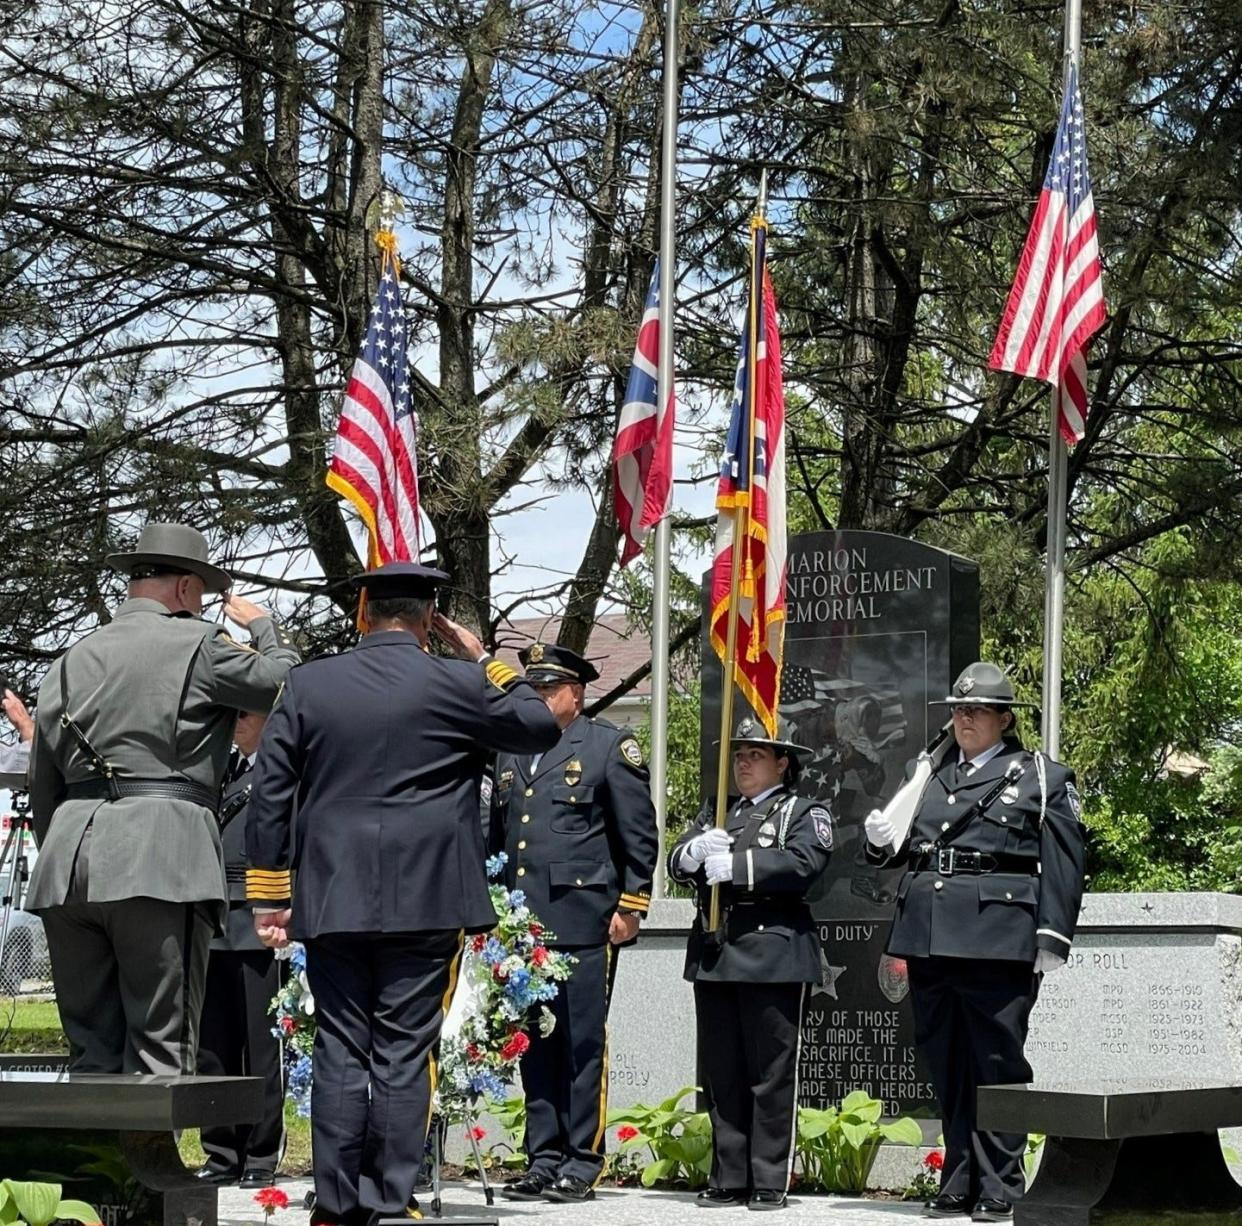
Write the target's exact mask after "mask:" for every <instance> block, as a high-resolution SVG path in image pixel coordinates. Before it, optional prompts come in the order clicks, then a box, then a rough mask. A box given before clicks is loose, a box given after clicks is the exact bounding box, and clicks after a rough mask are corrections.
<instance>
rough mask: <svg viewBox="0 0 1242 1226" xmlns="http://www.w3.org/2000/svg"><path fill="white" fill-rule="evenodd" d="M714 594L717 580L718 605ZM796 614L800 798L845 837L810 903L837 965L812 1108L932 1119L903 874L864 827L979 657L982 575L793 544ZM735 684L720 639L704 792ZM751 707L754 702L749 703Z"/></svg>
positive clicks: (789, 680)
mask: <svg viewBox="0 0 1242 1226" xmlns="http://www.w3.org/2000/svg"><path fill="white" fill-rule="evenodd" d="M709 591H710V576H707V577H706V578H705V597H704V599H705V602H706V600H707V599H708V593H709ZM786 606H787V622H786V630H785V666H784V674H783V677H782V683H781V704H780V711H781V714H782V715H783V716H785V717H786V718H787V719H788V720H789V721H790V722H791V723H792V725H793V726H794V732H795V736H796V739H797V740H798V741H799V742H801V743H802V744H804V745H807V746H810V747H811V748H812V749H813V750H814V754H813V756H812V757H811V759H810V761H809V762H807V763H805V764H804V767H803V773H802V779H801V781H800V782H799V791H800V792H802V794H803V795H806V796H813V797H815V798H817V799H820V800H823V801H825V802H826V803H827V804H828V806H829V807H830V809H831V810H832V814H833V823H834V828H835V829H834V837H835V842H836V846H835V848H834V851H833V856H832V862H831V864H830V865H829V868H828V871H827V872H826V873H825V874H824V876H823V878H822V879H821V881H820V883H819V885H818V886H817V887H816V889H815V890H814V891H813V892H812V894H811V895H810V902H811V906H812V909H813V911H814V914H815V917H816V919H817V920H819V922H820V932H821V935H822V937H823V942H824V967H823V979H822V981H821V983H820V985H819V986H817V987H816V988H814V989H813V990H812V994H811V998H810V1001H809V1002H808V1008H807V1017H806V1027H805V1031H804V1034H803V1056H802V1059H803V1066H802V1083H801V1084H802V1097H803V1101H804V1102H805V1103H807V1104H808V1105H811V1106H826V1105H830V1104H835V1103H836V1102H838V1101H839V1100H840V1099H841V1098H843V1097H844V1096H845V1095H846V1094H848V1093H850V1092H851V1091H852V1090H856V1089H864V1090H866V1091H868V1093H870V1094H872V1095H873V1096H874V1097H876V1098H880V1099H882V1100H883V1101H884V1102H885V1104H886V1106H887V1108H888V1110H889V1111H890V1112H898V1111H901V1112H912V1111H922V1112H923V1113H927V1112H928V1111H930V1109H931V1105H932V1094H931V1087H930V1085H929V1084H928V1081H927V1078H926V1077H925V1076H924V1075H923V1074H922V1073H921V1072H920V1071H919V1070H918V1069H917V1068H916V1065H915V1062H914V1036H913V1022H912V1019H911V1015H910V1008H909V1004H908V1002H907V1000H906V996H907V992H908V986H907V984H906V979H905V965H904V963H902V962H900V961H899V960H897V959H892V958H888V957H886V956H884V953H883V948H884V941H885V937H886V936H887V933H888V926H889V921H890V919H891V917H892V910H893V904H894V901H895V891H896V885H897V881H898V880H899V879H900V876H901V870H900V869H896V870H881V869H878V868H876V867H875V866H873V865H870V864H868V863H867V862H866V860H865V858H864V856H863V845H864V842H865V839H864V835H863V820H864V819H865V817H866V815H867V813H868V812H869V811H870V810H871V809H873V808H877V807H880V806H882V805H883V804H884V803H885V802H886V801H887V800H888V798H889V797H890V796H891V795H892V794H893V792H894V791H896V789H897V787H898V786H899V785H900V784H901V782H902V781H903V779H904V778H905V772H906V764H907V762H908V761H909V760H910V759H911V758H913V757H914V756H915V754H917V753H918V751H919V750H920V749H922V748H923V746H924V745H926V744H927V742H928V741H929V740H930V739H931V736H932V734H933V732H934V730H935V728H936V726H937V716H936V714H935V712H933V711H930V710H929V708H928V705H927V704H928V702H929V700H931V699H934V698H942V697H943V696H944V695H945V694H947V693H948V691H949V687H950V686H951V684H952V682H953V679H954V678H955V677H956V676H957V674H958V673H959V672H961V670H962V669H963V668H965V667H966V665H967V664H969V663H971V661H973V660H976V659H978V655H979V574H978V568H977V567H976V565H975V564H974V563H973V562H971V561H969V560H968V559H966V558H961V557H958V556H956V555H954V554H951V553H947V552H945V551H944V550H941V549H935V548H932V547H931V546H928V545H923V544H920V543H919V542H917V541H910V540H906V539H904V538H902V537H896V536H889V535H886V534H884V533H878V532H848V531H843V532H818V533H808V534H805V535H801V536H794V537H791V538H790V541H789V564H788V572H787V584H786ZM705 620H706V619H705ZM720 687H721V669H720V665H719V661H718V658H717V656H716V654H715V652H714V651H713V650H712V648H711V646H710V644H709V643H708V642H707V641H706V640H705V641H704V648H703V691H702V692H703V704H702V727H701V762H702V770H703V794H704V795H705V796H711V795H713V792H714V788H715V774H716V760H717V757H716V755H717V748H716V742H717V740H718V738H719V736H720V701H721V689H720ZM736 702H737V704H738V710H739V713H740V712H741V711H742V710H745V709H746V707H745V702H744V700H743V699H742V698H741V695H740V694H739V695H738V696H737V699H736Z"/></svg>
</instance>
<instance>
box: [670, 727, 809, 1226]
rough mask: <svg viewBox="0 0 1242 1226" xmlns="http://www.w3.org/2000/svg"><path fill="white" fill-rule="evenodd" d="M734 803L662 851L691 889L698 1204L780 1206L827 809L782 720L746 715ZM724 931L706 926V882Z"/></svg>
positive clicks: (702, 818) (736, 758)
mask: <svg viewBox="0 0 1242 1226" xmlns="http://www.w3.org/2000/svg"><path fill="white" fill-rule="evenodd" d="M731 747H732V753H733V779H734V783H735V784H736V786H737V789H738V791H739V792H740V793H741V799H740V800H739V801H738V802H737V804H735V805H734V806H733V807H732V808H731V809H730V810H729V815H728V817H727V818H726V820H725V825H724V826H723V828H718V827H717V826H716V823H715V817H714V815H713V813H712V812H711V810H710V808H709V806H704V811H703V812H702V813H700V815H699V817H698V818H697V819H696V820H695V821H694V822H691V824H690V825H689V827H687V829H686V831H685V833H684V834H683V835H682V836H681V838H680V839H678V840H677V843H676V845H675V846H674V847H673V850H672V851H671V852H670V853H669V857H668V871H669V876H670V877H671V878H672V879H673V880H674V881H678V882H681V883H683V884H687V885H693V886H695V888H696V890H697V892H698V896H699V909H698V913H697V915H696V916H695V920H694V926H693V928H692V929H691V931H690V941H689V945H688V947H687V950H686V969H685V977H686V978H687V979H688V980H690V982H691V983H693V984H694V1014H695V1021H696V1025H697V1029H698V1053H699V1068H700V1071H701V1074H702V1078H703V1092H704V1095H705V1097H706V1099H707V1110H708V1114H709V1115H710V1116H711V1121H712V1169H711V1175H710V1177H709V1183H708V1187H707V1189H706V1190H705V1191H703V1192H701V1193H699V1197H698V1201H697V1204H698V1205H699V1207H700V1208H703V1209H721V1208H729V1207H730V1206H734V1205H746V1206H747V1207H748V1208H750V1209H781V1208H784V1206H785V1197H786V1194H787V1192H788V1189H789V1177H790V1173H791V1171H792V1168H793V1154H794V1125H795V1108H796V1106H797V1101H798V1050H799V1036H800V1035H801V1032H802V1009H803V1005H804V1003H805V999H806V986H807V984H816V983H820V982H821V981H822V977H823V971H822V968H823V956H822V952H821V949H820V940H819V930H818V928H817V927H816V924H815V921H814V919H813V918H812V916H811V909H810V907H809V906H808V905H807V902H806V895H807V891H809V890H810V889H811V887H812V886H813V885H814V884H815V882H816V880H817V879H818V878H819V876H820V874H821V873H823V871H824V870H825V869H826V868H827V867H828V858H829V855H830V853H831V852H832V844H833V831H832V816H831V814H830V813H829V811H828V808H827V806H826V805H825V804H824V802H823V801H817V800H810V799H807V798H806V797H802V796H799V795H798V794H797V792H796V791H795V787H796V784H797V782H798V768H799V763H800V762H801V761H805V760H806V759H808V758H809V757H810V756H811V751H810V750H809V749H806V748H804V747H803V746H801V745H797V744H794V742H793V740H792V738H791V736H790V733H789V725H788V724H787V723H785V722H784V721H782V722H781V724H780V726H779V727H778V735H777V736H776V737H769V736H768V734H767V730H766V729H765V728H764V727H763V725H762V724H760V723H759V722H758V720H756V719H754V718H752V717H751V716H746V717H745V718H744V719H743V720H742V721H741V722H740V723H739V724H738V726H737V733H736V735H735V736H734V737H733V740H732V743H731ZM714 885H715V886H719V887H720V904H721V917H722V924H721V928H720V929H719V930H717V931H715V932H713V931H711V930H710V928H709V924H710V902H711V887H712V886H714Z"/></svg>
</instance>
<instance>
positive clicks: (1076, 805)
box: [1065, 783, 1082, 821]
mask: <svg viewBox="0 0 1242 1226" xmlns="http://www.w3.org/2000/svg"><path fill="white" fill-rule="evenodd" d="M1065 794H1066V796H1068V797H1069V807H1070V812H1071V813H1072V814H1073V815H1074V817H1075V818H1076V819H1077V820H1078V821H1082V797H1081V796H1079V795H1078V789H1077V788H1076V787H1075V786H1074V785H1073V784H1072V783H1066V785H1065Z"/></svg>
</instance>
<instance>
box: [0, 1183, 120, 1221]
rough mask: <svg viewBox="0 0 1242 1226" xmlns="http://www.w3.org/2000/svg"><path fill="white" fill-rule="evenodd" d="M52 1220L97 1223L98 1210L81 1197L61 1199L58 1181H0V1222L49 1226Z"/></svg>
mask: <svg viewBox="0 0 1242 1226" xmlns="http://www.w3.org/2000/svg"><path fill="white" fill-rule="evenodd" d="M56 1221H66V1222H86V1223H91V1224H93V1226H99V1214H98V1213H96V1212H95V1210H94V1209H92V1208H91V1207H90V1205H88V1204H87V1203H86V1202H85V1201H80V1200H61V1199H60V1184H58V1183H20V1182H19V1181H18V1180H16V1179H5V1180H3V1181H0V1226H50V1223H52V1222H56Z"/></svg>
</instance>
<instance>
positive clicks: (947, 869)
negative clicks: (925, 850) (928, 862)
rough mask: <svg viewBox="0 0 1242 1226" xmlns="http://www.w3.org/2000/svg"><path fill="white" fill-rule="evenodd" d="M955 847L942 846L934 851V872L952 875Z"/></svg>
mask: <svg viewBox="0 0 1242 1226" xmlns="http://www.w3.org/2000/svg"><path fill="white" fill-rule="evenodd" d="M955 851H956V849H955V848H952V847H942V848H940V850H939V851H938V852H937V853H936V872H938V873H939V874H940V875H941V876H942V877H952V876H953V861H954V860H955V859H956V854H955Z"/></svg>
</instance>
